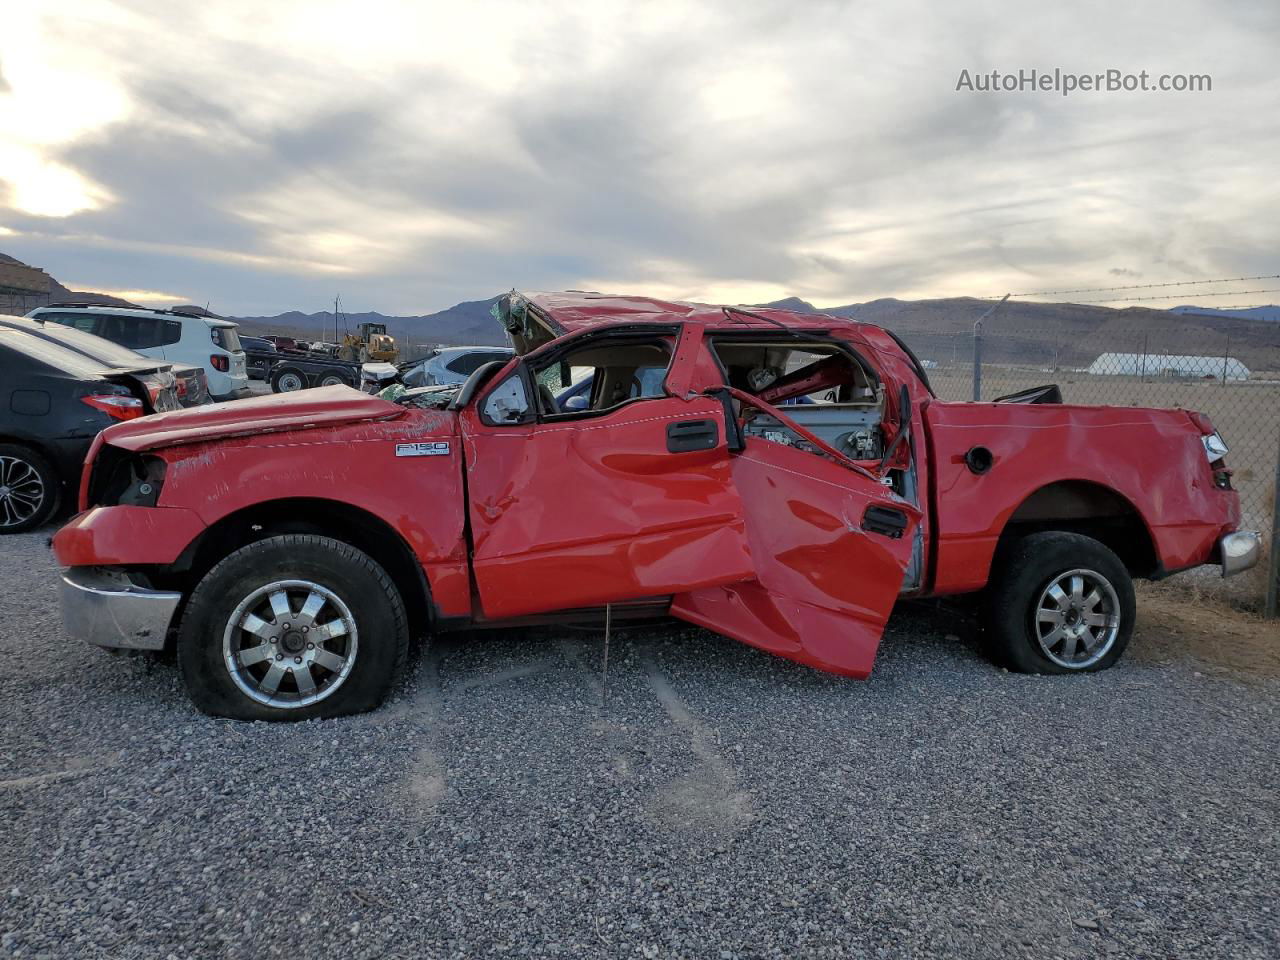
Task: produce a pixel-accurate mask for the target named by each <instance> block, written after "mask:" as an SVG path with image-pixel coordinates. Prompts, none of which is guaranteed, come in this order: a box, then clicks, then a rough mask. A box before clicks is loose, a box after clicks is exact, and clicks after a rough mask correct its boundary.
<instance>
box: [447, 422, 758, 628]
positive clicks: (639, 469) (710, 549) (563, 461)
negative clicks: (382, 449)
mask: <svg viewBox="0 0 1280 960" xmlns="http://www.w3.org/2000/svg"><path fill="white" fill-rule="evenodd" d="M682 420H714V421H716V422H717V423H718V424H719V425H720V427H719V435H720V443H719V444H718V446H717V447H716V448H715V449H713V450H705V451H697V452H692V453H676V454H673V453H668V452H667V438H666V431H667V427H668V426H669V425H670V424H672V423H678V422H680V421H682ZM723 425H724V413H723V408H722V407H721V405H720V403H719V402H718V401H715V400H712V399H710V398H707V397H696V398H694V399H691V400H684V399H679V398H675V397H665V398H660V399H653V400H642V401H635V402H632V403H630V404H627V405H625V406H623V407H621V408H619V409H617V410H614V411H613V412H611V413H610V414H608V415H606V416H603V417H598V418H592V419H588V420H578V421H574V422H570V423H565V422H555V421H553V422H549V423H540V424H530V425H525V426H487V425H485V424H484V423H482V422H481V420H480V418H479V417H478V416H477V415H476V412H475V410H474V409H469V410H466V411H464V412H463V415H462V431H463V436H464V437H465V438H466V443H467V447H466V450H467V487H468V490H469V492H470V496H471V535H472V542H473V544H474V549H473V553H472V558H473V566H474V572H475V579H476V585H477V587H478V589H479V593H480V602H481V605H482V608H483V612H484V614H485V616H487V617H489V618H497V617H513V616H519V615H522V614H528V613H537V612H543V611H547V610H561V609H568V608H572V607H584V606H592V605H595V604H598V603H605V602H609V601H613V600H628V599H634V598H637V597H651V596H654V595H658V594H670V593H677V592H679V591H680V590H682V589H686V588H688V587H690V586H709V585H711V584H713V583H727V582H732V581H737V580H744V579H746V578H747V577H749V576H750V574H751V569H752V567H751V559H750V557H748V555H747V550H746V542H747V541H746V533H745V530H744V528H743V519H742V502H741V500H740V498H739V496H738V493H737V491H736V489H735V488H734V485H733V483H732V482H731V476H730V460H731V458H730V456H729V453H728V451H727V449H726V448H725V431H724V426H723Z"/></svg>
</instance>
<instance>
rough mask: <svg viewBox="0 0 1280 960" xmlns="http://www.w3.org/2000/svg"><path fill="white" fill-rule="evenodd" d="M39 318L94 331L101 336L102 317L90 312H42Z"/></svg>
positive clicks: (85, 330) (89, 331) (90, 331)
mask: <svg viewBox="0 0 1280 960" xmlns="http://www.w3.org/2000/svg"><path fill="white" fill-rule="evenodd" d="M39 319H41V320H44V321H52V322H54V323H60V324H62V325H63V326H64V327H74V328H75V329H77V330H82V331H84V332H85V333H96V334H98V336H102V334H101V333H100V332H99V331H100V328H101V326H102V317H99V316H96V315H95V314H92V313H42V314H40V317H39Z"/></svg>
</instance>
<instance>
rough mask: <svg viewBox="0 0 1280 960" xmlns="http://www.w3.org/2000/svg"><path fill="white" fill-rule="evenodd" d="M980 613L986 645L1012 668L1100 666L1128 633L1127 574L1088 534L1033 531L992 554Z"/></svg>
mask: <svg viewBox="0 0 1280 960" xmlns="http://www.w3.org/2000/svg"><path fill="white" fill-rule="evenodd" d="M984 613H985V617H984V619H985V628H986V640H987V646H988V649H989V650H990V652H991V655H992V657H993V659H995V660H996V661H997V662H999V663H1001V664H1003V665H1004V666H1007V667H1009V668H1010V669H1012V670H1019V671H1021V672H1023V673H1084V672H1089V671H1095V670H1105V669H1106V668H1107V667H1109V666H1111V665H1112V664H1113V663H1115V662H1116V661H1117V660H1119V659H1120V656H1121V654H1123V653H1124V650H1125V648H1126V647H1127V646H1128V645H1129V638H1130V637H1131V636H1132V634H1133V621H1134V616H1135V603H1134V595H1133V581H1132V579H1131V578H1130V576H1129V571H1128V570H1126V569H1125V566H1124V564H1123V563H1121V562H1120V558H1119V557H1117V556H1116V555H1115V554H1114V553H1113V552H1112V551H1111V550H1109V549H1108V548H1107V547H1106V546H1105V545H1104V544H1102V543H1100V542H1099V541H1097V540H1094V539H1093V538H1092V537H1086V536H1082V535H1081V534H1078V533H1065V532H1060V531H1052V532H1047V533H1036V534H1032V535H1030V536H1027V537H1023V538H1022V539H1020V540H1017V541H1015V542H1014V543H1013V544H1011V545H1010V546H1009V547H1008V548H1007V549H1006V550H1005V551H1004V553H1003V554H1002V555H1001V556H1000V557H998V558H997V561H996V563H995V564H994V565H993V567H992V571H991V584H990V586H989V587H988V589H987V596H986V602H985V610H984Z"/></svg>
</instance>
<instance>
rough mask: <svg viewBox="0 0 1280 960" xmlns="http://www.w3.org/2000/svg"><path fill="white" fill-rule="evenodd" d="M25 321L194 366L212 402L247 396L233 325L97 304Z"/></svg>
mask: <svg viewBox="0 0 1280 960" xmlns="http://www.w3.org/2000/svg"><path fill="white" fill-rule="evenodd" d="M27 316H28V317H32V318H38V319H41V320H44V321H53V322H55V323H61V324H64V325H66V326H69V327H74V328H75V329H77V330H82V331H84V332H85V333H92V334H94V335H95V336H99V337H102V338H104V339H106V340H110V341H112V342H113V343H118V344H120V345H121V346H122V347H128V348H129V349H130V350H136V351H137V352H138V353H141V354H143V355H144V356H148V357H155V358H158V359H161V360H172V361H175V362H180V363H186V364H190V365H192V366H197V367H200V368H202V369H203V370H204V373H205V380H206V382H207V384H208V390H209V395H210V396H211V397H213V399H215V400H234V399H236V398H237V397H242V396H247V395H248V393H249V376H248V374H247V373H246V370H245V357H244V351H243V350H242V349H241V347H240V338H239V336H238V335H237V333H236V326H237V325H236V324H235V323H232V322H231V321H230V320H222V319H219V318H217V317H207V316H200V315H195V314H189V313H182V312H178V311H174V310H147V309H144V308H141V307H137V308H133V307H128V308H126V307H104V306H101V305H99V304H58V305H55V306H49V307H37V308H36V309H34V310H32V311H31V312H30V313H28V314H27Z"/></svg>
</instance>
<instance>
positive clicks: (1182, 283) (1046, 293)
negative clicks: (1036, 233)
mask: <svg viewBox="0 0 1280 960" xmlns="http://www.w3.org/2000/svg"><path fill="white" fill-rule="evenodd" d="M1243 280H1280V273H1271V274H1267V275H1265V276H1260V277H1223V278H1222V279H1220V280H1170V281H1169V282H1168V283H1134V284H1129V285H1127V286H1123V287H1080V288H1079V289H1076V290H1036V291H1033V292H1031V293H1013V294H1010V296H1013V297H1056V296H1062V295H1065V294H1068V293H1108V292H1110V291H1112V290H1152V289H1155V288H1156V287H1192V286H1196V285H1198V284H1204V283H1239V282H1241V281H1243ZM982 299H984V300H994V299H995V297H983V298H982ZM1086 302H1101V301H1086Z"/></svg>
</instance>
